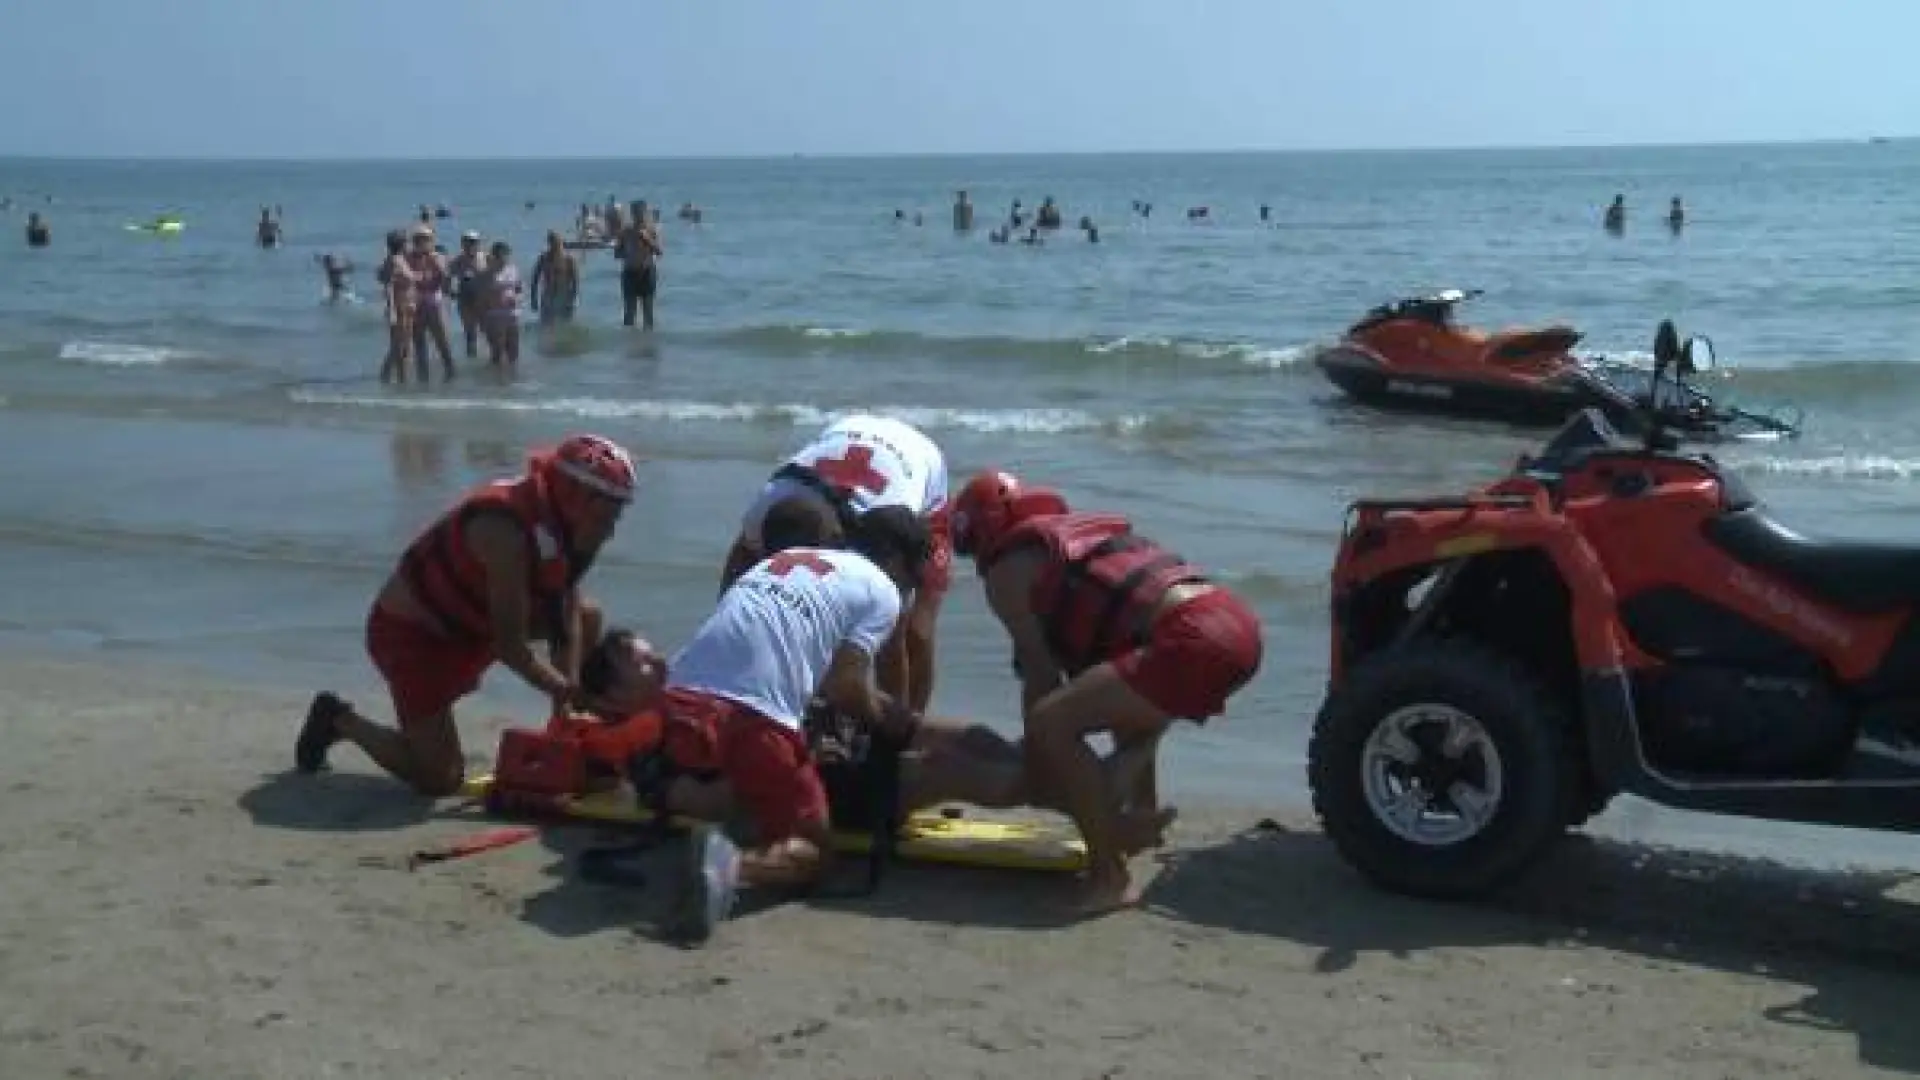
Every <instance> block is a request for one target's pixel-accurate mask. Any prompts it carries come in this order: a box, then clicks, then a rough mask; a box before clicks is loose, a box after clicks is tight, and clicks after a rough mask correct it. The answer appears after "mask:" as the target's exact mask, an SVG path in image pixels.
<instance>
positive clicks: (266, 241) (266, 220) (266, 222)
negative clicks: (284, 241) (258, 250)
mask: <svg viewBox="0 0 1920 1080" xmlns="http://www.w3.org/2000/svg"><path fill="white" fill-rule="evenodd" d="M253 239H254V242H255V243H257V244H259V245H260V246H261V247H263V248H277V247H279V246H280V222H278V221H277V220H275V219H274V216H273V211H272V210H270V209H268V208H267V207H264V206H263V207H261V208H260V224H259V225H258V226H257V227H255V229H254V233H253Z"/></svg>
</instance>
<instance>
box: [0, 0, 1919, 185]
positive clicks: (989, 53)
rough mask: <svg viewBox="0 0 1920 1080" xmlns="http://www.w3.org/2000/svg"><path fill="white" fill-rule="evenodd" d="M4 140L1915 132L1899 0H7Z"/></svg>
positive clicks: (217, 142)
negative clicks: (964, 0)
mask: <svg viewBox="0 0 1920 1080" xmlns="http://www.w3.org/2000/svg"><path fill="white" fill-rule="evenodd" d="M8 7H9V9H10V10H9V11H8V12H7V14H6V16H5V19H4V25H5V32H4V34H0V101H4V102H6V103H7V105H6V108H5V109H4V110H0V155H18V156H87V157H134V158H139V157H190V158H191V157H218V158H226V157H242V158H393V157H401V158H440V157H529V158H541V157H556V156H565V157H608V158H627V157H657V156H672V157H680V156H733V155H769V156H781V155H788V154H912V153H1049V152H1090V151H1091V152H1098V151H1195V150H1311V149H1343V148H1411V147H1468V146H1529V145H1547V146H1565V145H1606V144H1621V143H1673V142H1746V141H1790V140H1805V139H1829V138H1845V139H1855V138H1864V137H1867V136H1871V135H1908V134H1920V63H1915V62H1914V61H1913V59H1912V55H1913V51H1914V49H1915V47H1916V43H1920V2H1915V0H1828V2H1825V3H1815V2H1811V0H1745V2H1734V0H1659V2H1655V0H1590V2H1584V3H1582V2H1576V0H1455V2H1451V3H1438V2H1434V3H1416V2H1413V0H1177V2H1176V0H1159V2H1151V0H1026V2H1019V3H1016V2H1002V0H971V2H968V3H965V4H954V3H944V2H938V0H884V2H883V0H518V2H512V3H509V2H505V0H427V2H413V0H326V2H316V0H163V2H156V0H14V2H13V3H11V4H9V5H8Z"/></svg>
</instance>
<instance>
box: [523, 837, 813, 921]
mask: <svg viewBox="0 0 1920 1080" xmlns="http://www.w3.org/2000/svg"><path fill="white" fill-rule="evenodd" d="M636 841H641V836H640V834H637V833H636V832H634V831H632V830H627V829H607V828H600V829H595V828H574V827H558V828H547V829H542V830H541V833H540V843H541V846H543V847H545V848H546V849H547V850H548V851H550V852H552V853H553V854H554V855H556V856H558V857H557V858H555V859H554V860H553V861H552V862H551V863H549V864H548V865H547V866H546V867H545V868H544V869H543V871H542V872H543V873H545V874H546V875H547V876H548V877H550V878H552V879H553V884H552V886H550V887H549V888H547V889H546V890H544V891H542V892H539V893H536V894H535V895H533V896H530V897H528V898H527V899H526V900H524V901H523V902H522V903H521V905H520V920H521V921H522V922H525V923H526V924H528V925H529V926H536V927H539V928H540V929H542V930H544V931H546V932H547V933H549V934H552V935H554V936H555V937H562V938H576V937H585V936H588V935H592V934H598V933H604V932H606V931H608V930H623V931H627V932H630V933H633V934H635V935H637V936H639V937H641V938H644V939H646V940H649V941H652V942H655V943H656V944H662V945H676V944H679V942H677V941H676V939H675V938H674V937H673V935H672V934H671V933H670V932H669V927H670V925H671V922H672V920H673V918H674V915H675V912H676V906H677V902H678V900H679V898H680V894H679V887H680V886H679V881H678V878H677V874H678V871H679V868H680V865H681V862H682V857H683V848H682V846H681V845H682V842H683V839H682V838H681V837H679V836H670V837H664V838H662V837H650V838H647V839H645V840H644V841H641V842H643V843H644V844H645V845H646V849H645V850H644V851H642V852H640V853H638V854H637V855H632V856H628V857H625V858H623V859H622V862H623V863H624V864H625V865H626V866H627V868H628V869H629V871H637V872H638V874H639V878H638V879H637V880H635V881H632V882H630V883H627V884H618V885H615V884H608V883H606V882H603V881H599V880H595V879H593V878H592V877H591V876H590V875H589V874H588V873H586V872H585V870H584V868H583V865H582V862H583V858H582V857H583V856H584V855H586V854H587V853H589V852H592V851H595V850H599V849H603V848H609V847H626V846H628V845H631V844H633V843H635V842H636ZM791 899H792V898H791V897H788V896H782V895H777V894H772V893H766V892H758V893H756V892H751V891H749V892H745V893H742V894H741V896H740V902H739V904H738V905H737V906H736V907H735V909H734V914H733V917H732V920H731V921H738V920H740V919H750V918H752V917H753V916H754V915H756V914H758V913H760V912H762V911H766V910H769V909H771V908H774V907H778V906H780V905H781V904H784V903H788V902H791Z"/></svg>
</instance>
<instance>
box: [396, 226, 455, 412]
mask: <svg viewBox="0 0 1920 1080" xmlns="http://www.w3.org/2000/svg"><path fill="white" fill-rule="evenodd" d="M410 238H411V240H412V245H411V247H410V249H409V250H408V252H407V266H408V268H409V269H411V270H412V271H413V276H414V289H413V302H414V308H413V362H414V370H415V371H416V373H417V374H418V375H419V376H420V381H421V382H427V381H428V379H427V342H428V341H429V340H431V341H432V342H433V346H434V350H435V351H436V352H438V353H439V354H440V366H441V369H442V370H443V372H444V373H445V376H446V378H447V379H448V380H452V378H453V347H452V346H451V345H449V344H448V343H447V314H446V308H445V306H444V305H443V303H442V301H443V299H444V298H445V296H446V294H447V291H448V289H449V277H450V275H449V274H448V273H447V260H446V259H444V258H442V257H441V255H440V252H439V250H438V249H437V248H435V247H434V244H433V226H431V225H425V224H421V225H415V226H414V227H413V231H412V234H411V237H410Z"/></svg>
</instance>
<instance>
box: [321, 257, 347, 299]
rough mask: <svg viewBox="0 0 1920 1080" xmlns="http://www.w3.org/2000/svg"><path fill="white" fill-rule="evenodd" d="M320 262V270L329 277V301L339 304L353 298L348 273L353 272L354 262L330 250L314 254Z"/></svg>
mask: <svg viewBox="0 0 1920 1080" xmlns="http://www.w3.org/2000/svg"><path fill="white" fill-rule="evenodd" d="M314 261H316V262H318V263H319V264H320V272H321V273H322V274H324V275H326V279H327V303H329V304H338V303H340V302H341V301H344V300H351V299H353V287H352V286H351V285H349V284H348V282H347V275H348V274H351V273H353V264H352V263H351V262H348V261H347V260H345V259H342V258H341V257H339V256H338V255H335V254H333V253H332V252H328V253H327V254H325V255H316V256H314Z"/></svg>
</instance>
